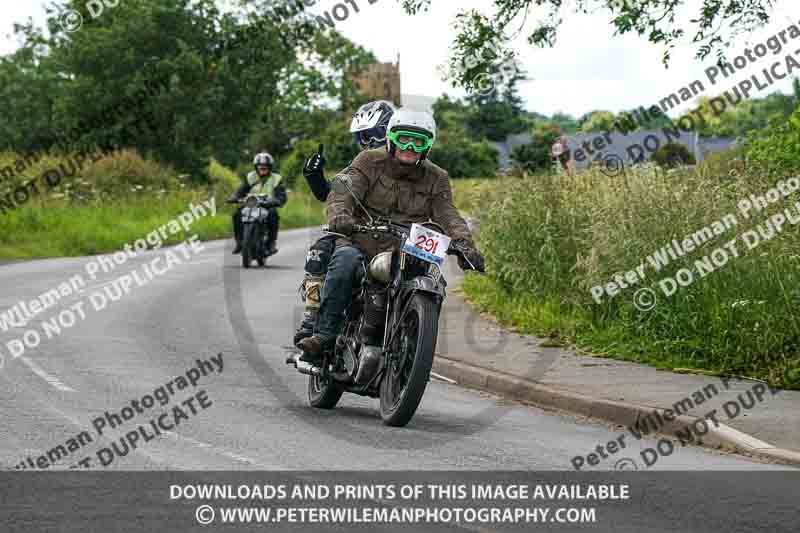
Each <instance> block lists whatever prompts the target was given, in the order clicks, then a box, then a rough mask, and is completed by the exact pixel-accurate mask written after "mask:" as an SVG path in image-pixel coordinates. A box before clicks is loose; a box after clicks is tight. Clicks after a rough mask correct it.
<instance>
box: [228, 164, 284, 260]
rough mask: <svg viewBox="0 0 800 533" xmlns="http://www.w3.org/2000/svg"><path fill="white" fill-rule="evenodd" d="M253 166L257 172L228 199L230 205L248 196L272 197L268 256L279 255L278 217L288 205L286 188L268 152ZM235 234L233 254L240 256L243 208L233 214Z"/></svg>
mask: <svg viewBox="0 0 800 533" xmlns="http://www.w3.org/2000/svg"><path fill="white" fill-rule="evenodd" d="M253 166H254V167H255V170H254V171H252V172H250V173H249V174H247V178H246V180H245V182H244V183H242V185H241V187H239V189H238V190H237V191H236V192H235V193H234V194H233V196H231V197H230V198H228V202H229V203H236V202H238V201H240V200H242V199H243V198H245V197H246V196H247V195H248V194H265V195H267V196H269V197H270V200H269V201H268V202H267V204H266V205H265V207H267V208H268V209H269V217H268V218H267V231H268V233H267V242H268V243H269V244H268V248H267V249H268V254H269V255H274V254H276V253H278V248H276V246H275V245H276V244H277V242H278V229H279V227H280V217H279V216H278V210H277V208H279V207H283V206H284V205H286V201H287V199H288V196H287V194H286V187H284V185H283V178H282V177H281V175H280V174H278V173H277V172H273V171H272V169H273V167H274V166H275V160H274V159H273V157H272V156H271V155H270V154H269V153H267V152H260V153H258V154H256V156H255V158H253ZM233 233H234V237H235V239H236V248H234V250H233V253H234V254H238V253H241V252H242V237H243V233H244V224H243V223H242V207H239V209H237V210H236V212H235V213H234V214H233Z"/></svg>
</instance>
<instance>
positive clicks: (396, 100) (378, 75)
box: [353, 54, 402, 107]
mask: <svg viewBox="0 0 800 533" xmlns="http://www.w3.org/2000/svg"><path fill="white" fill-rule="evenodd" d="M353 84H354V85H355V87H356V89H357V90H358V91H359V92H360V93H361V94H363V95H364V96H367V97H369V98H371V99H373V100H388V101H390V102H392V103H393V104H394V105H396V106H398V107H399V106H400V105H401V104H402V92H401V86H400V55H399V54H398V56H397V63H396V64H395V63H373V64H371V65H369V67H367V69H366V70H365V71H364V72H362V73H361V74H360V75H358V76H354V77H353Z"/></svg>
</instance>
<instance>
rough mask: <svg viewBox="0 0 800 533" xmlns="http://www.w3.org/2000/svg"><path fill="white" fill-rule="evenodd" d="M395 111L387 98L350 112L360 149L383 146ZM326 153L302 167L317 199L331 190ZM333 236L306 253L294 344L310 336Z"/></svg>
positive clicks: (351, 123)
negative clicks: (300, 314) (301, 307)
mask: <svg viewBox="0 0 800 533" xmlns="http://www.w3.org/2000/svg"><path fill="white" fill-rule="evenodd" d="M394 113H395V108H394V106H393V105H392V104H391V103H389V102H387V101H386V100H376V101H373V102H369V103H367V104H364V105H363V106H361V107H360V108H359V109H358V111H356V112H355V113H354V114H353V119H352V121H351V122H350V133H351V134H353V137H354V138H355V141H356V144H357V145H358V147H359V148H360V149H361V150H369V149H373V148H380V147H382V146H385V145H386V128H387V127H388V125H389V120H390V119H391V118H392V115H394ZM324 170H325V156H324V155H323V146H322V145H320V149H319V152H318V153H316V154H314V155H312V156H311V157H310V158H309V159H308V161H306V164H305V166H304V167H303V176H304V177H305V178H306V181H307V182H308V186H309V188H310V189H311V192H312V193H313V194H314V196H315V197H316V198H317V200H319V201H320V202H324V201H325V200H326V199H327V198H328V195H329V194H330V192H331V185H330V183H328V180H326V179H325V174H324ZM335 240H336V237H335V236H334V235H325V236H323V237H322V238H320V239H318V240H317V241H316V242H315V243H314V244H313V245H312V246H311V248H310V249H309V251H308V255H307V256H306V273H305V278H304V279H303V284H302V286H301V288H300V291H301V294H302V295H303V300H304V301H305V304H306V306H305V307H306V308H305V312H304V313H303V319H302V321H301V322H300V326H298V328H297V331H296V332H295V335H294V344H295V345H297V343H298V342H300V341H301V340H302V339H304V338H306V337H310V336H311V335H312V334H313V333H314V326H315V325H316V323H317V318H318V316H319V307H320V297H321V295H322V287H323V284H324V282H325V273H326V272H327V271H328V263H330V259H331V256H332V255H333V250H334V246H335Z"/></svg>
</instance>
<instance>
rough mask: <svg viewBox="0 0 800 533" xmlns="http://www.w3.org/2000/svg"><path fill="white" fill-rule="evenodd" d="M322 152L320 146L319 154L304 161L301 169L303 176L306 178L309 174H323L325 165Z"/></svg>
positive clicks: (320, 146) (322, 148)
mask: <svg viewBox="0 0 800 533" xmlns="http://www.w3.org/2000/svg"><path fill="white" fill-rule="evenodd" d="M323 150H324V146H323V145H321V144H320V145H319V152H317V153H316V154H314V155H312V156H311V157H309V158H308V161H306V164H305V166H304V167H303V176H305V177H306V178H307V177H308V176H309V175H310V174H316V175H320V174H322V173H323V171H324V170H325V163H326V159H325V156H324V155H323Z"/></svg>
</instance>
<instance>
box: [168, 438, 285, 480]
mask: <svg viewBox="0 0 800 533" xmlns="http://www.w3.org/2000/svg"><path fill="white" fill-rule="evenodd" d="M164 434H165V435H169V436H170V437H174V438H176V439H180V440H185V441H187V442H189V443H191V444H192V445H194V446H197V447H198V448H207V449H210V450H211V451H212V452H214V453H216V454H218V455H223V456H225V457H227V458H228V459H234V460H236V461H239V462H242V463H247V464H250V465H254V466H257V467H259V468H261V469H262V470H270V469H273V468H275V467H274V466H267V465H264V464H261V463H259V462H258V461H255V460H253V459H250V458H249V457H245V456H243V455H239V454H236V453H233V452H230V451H228V450H225V449H223V448H218V447H216V446H214V445H212V444H208V443H207V442H202V441H199V440H196V439H193V438H191V437H186V436H184V435H181V434H179V433H175V432H174V431H165V432H164Z"/></svg>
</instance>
